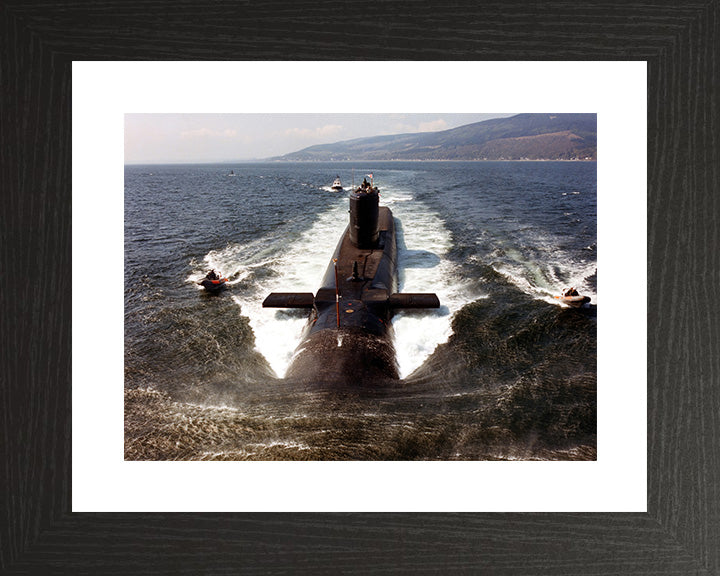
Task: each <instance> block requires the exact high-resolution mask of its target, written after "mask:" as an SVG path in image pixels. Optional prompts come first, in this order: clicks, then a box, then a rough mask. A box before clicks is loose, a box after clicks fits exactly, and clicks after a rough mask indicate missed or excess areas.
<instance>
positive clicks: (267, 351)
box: [188, 189, 478, 377]
mask: <svg viewBox="0 0 720 576" xmlns="http://www.w3.org/2000/svg"><path fill="white" fill-rule="evenodd" d="M380 203H381V205H385V206H390V207H392V210H393V215H394V216H395V218H397V219H398V220H400V222H401V226H402V230H403V235H404V244H405V246H404V247H400V249H399V253H398V265H399V268H400V282H401V289H402V291H404V292H435V293H436V294H437V295H438V297H439V299H440V303H441V308H440V309H439V310H432V311H409V312H400V313H398V314H397V315H396V316H395V320H394V321H393V326H394V329H395V349H396V352H397V358H398V363H399V365H400V373H401V376H402V377H406V376H407V375H409V374H410V373H411V372H412V371H413V370H415V369H416V368H418V367H419V366H420V365H421V364H422V363H423V362H424V361H425V360H426V359H427V358H428V356H429V355H430V354H432V352H433V351H434V350H435V348H436V346H437V345H438V344H441V343H443V342H446V341H447V339H448V338H449V336H450V335H451V333H452V330H451V319H452V315H453V314H454V313H455V312H456V311H457V310H459V309H460V308H461V307H462V306H464V305H465V304H467V303H469V302H471V301H473V300H474V299H476V298H477V297H478V295H477V294H472V293H471V292H470V288H469V283H468V282H467V281H463V280H462V278H461V275H460V273H459V271H458V270H457V267H456V265H455V264H454V263H452V262H451V261H449V260H448V259H447V257H446V256H447V253H448V251H449V250H450V248H451V245H452V240H451V236H450V233H449V231H448V230H447V229H446V228H445V226H444V223H443V221H442V219H441V218H440V217H439V216H438V215H437V214H436V213H434V212H432V211H431V210H429V208H428V207H427V206H426V205H424V204H422V203H420V202H416V201H415V200H414V199H413V195H412V193H411V192H410V191H408V190H402V189H398V190H393V189H383V190H381V200H380ZM347 213H348V206H347V200H346V195H345V194H342V195H341V197H338V201H337V202H334V205H332V206H331V207H330V208H328V209H327V210H326V211H325V212H323V213H320V214H319V215H318V218H317V220H316V221H315V223H314V224H313V225H312V226H311V227H310V228H309V229H307V230H305V231H303V232H302V233H296V234H295V236H294V237H291V236H289V235H288V236H285V237H283V235H282V231H281V233H280V234H278V236H277V238H275V239H271V240H268V239H267V238H265V239H261V240H257V241H253V242H251V243H248V244H243V245H240V244H229V245H228V246H226V247H225V248H223V249H221V250H216V251H211V252H209V253H208V254H207V255H206V256H205V257H204V260H203V263H202V264H199V263H193V264H194V266H193V267H194V268H195V269H194V270H193V272H192V273H191V274H190V276H189V277H188V281H193V282H196V281H198V280H200V279H202V277H203V275H204V274H205V272H206V271H207V269H208V268H215V269H216V270H219V271H221V272H222V273H223V274H224V275H225V276H228V277H230V284H231V285H235V286H234V287H233V288H232V290H233V294H232V299H233V301H234V302H235V303H236V304H237V305H238V306H240V307H241V310H242V314H243V315H244V316H246V317H247V318H248V319H249V321H250V325H251V326H252V329H253V331H254V333H255V346H256V348H257V350H258V351H259V352H260V353H261V354H262V355H263V356H264V357H265V358H266V359H267V361H268V363H269V364H270V366H271V367H272V369H273V370H274V371H275V373H276V374H277V375H278V376H279V377H282V376H283V375H284V374H285V371H286V370H287V368H288V365H289V363H290V360H291V359H292V356H293V352H294V351H295V349H296V347H297V345H298V343H299V339H300V336H301V334H302V330H303V328H304V326H305V324H306V322H307V317H306V316H303V315H301V314H294V313H288V312H286V311H278V310H274V309H265V308H262V301H263V300H264V299H265V297H266V296H267V295H268V294H269V293H270V292H312V293H315V292H316V291H317V289H318V287H319V285H320V282H321V280H322V278H323V275H324V273H325V270H326V268H327V266H328V263H329V261H330V257H331V255H332V253H333V251H334V250H335V247H336V245H337V242H338V240H339V239H340V235H341V234H342V232H343V231H344V230H345V227H346V226H347V222H348V215H347ZM288 234H290V232H288ZM339 344H341V343H339Z"/></svg>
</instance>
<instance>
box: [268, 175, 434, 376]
mask: <svg viewBox="0 0 720 576" xmlns="http://www.w3.org/2000/svg"><path fill="white" fill-rule="evenodd" d="M397 288H398V281H397V243H396V238H395V223H394V220H393V215H392V212H391V211H390V209H389V208H387V207H385V206H379V205H378V193H377V189H375V188H373V189H370V191H360V190H358V191H356V192H355V193H352V194H351V195H350V222H349V224H348V227H347V228H346V230H345V232H344V233H343V235H342V236H341V238H340V241H339V242H338V245H337V248H336V249H335V252H334V254H333V256H332V259H331V261H330V264H329V265H328V268H327V271H326V273H325V276H324V278H323V280H322V284H321V286H320V288H319V289H318V291H317V294H315V296H314V297H312V294H309V293H288V292H283V293H273V294H270V295H269V296H268V297H267V298H266V299H265V302H263V306H265V307H283V308H284V307H288V308H289V307H292V308H308V309H310V310H311V311H312V312H311V315H310V318H309V320H308V324H307V326H306V328H305V331H304V333H303V336H302V338H301V342H300V344H299V346H298V347H297V349H296V351H295V354H294V355H293V359H292V361H291V363H290V367H289V368H288V370H287V373H286V378H290V379H294V380H303V381H306V382H323V383H346V384H361V385H365V384H377V383H380V382H383V381H388V380H397V379H399V371H398V365H397V360H396V358H395V348H394V346H393V331H392V325H391V321H392V317H393V313H394V310H395V309H398V308H437V307H439V306H440V302H439V301H438V298H437V296H436V295H435V294H397V293H396V292H397Z"/></svg>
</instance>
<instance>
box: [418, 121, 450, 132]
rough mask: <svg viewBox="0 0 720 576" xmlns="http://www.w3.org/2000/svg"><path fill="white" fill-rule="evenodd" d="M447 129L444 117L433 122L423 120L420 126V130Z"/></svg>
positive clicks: (434, 130)
mask: <svg viewBox="0 0 720 576" xmlns="http://www.w3.org/2000/svg"><path fill="white" fill-rule="evenodd" d="M445 129H447V122H445V120H443V119H442V118H440V119H438V120H433V121H432V122H421V123H420V125H419V126H418V131H419V132H437V131H439V130H445Z"/></svg>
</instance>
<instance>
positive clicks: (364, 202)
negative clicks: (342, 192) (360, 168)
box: [348, 186, 380, 249]
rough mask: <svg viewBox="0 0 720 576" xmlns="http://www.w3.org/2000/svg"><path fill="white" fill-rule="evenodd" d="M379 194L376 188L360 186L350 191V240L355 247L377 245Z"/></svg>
mask: <svg viewBox="0 0 720 576" xmlns="http://www.w3.org/2000/svg"><path fill="white" fill-rule="evenodd" d="M379 214H380V194H379V193H378V189H377V188H374V187H371V186H367V187H365V188H363V187H360V188H358V189H357V190H355V191H353V192H351V193H350V227H349V230H348V232H349V233H350V242H352V244H353V246H356V247H357V248H364V249H372V248H376V247H377V243H378V238H379V237H380V226H379Z"/></svg>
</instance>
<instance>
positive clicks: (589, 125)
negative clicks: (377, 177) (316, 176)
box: [271, 114, 597, 162]
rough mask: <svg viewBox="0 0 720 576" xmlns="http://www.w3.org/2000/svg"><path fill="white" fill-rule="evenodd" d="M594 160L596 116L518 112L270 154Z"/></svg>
mask: <svg viewBox="0 0 720 576" xmlns="http://www.w3.org/2000/svg"><path fill="white" fill-rule="evenodd" d="M596 159H597V117H596V115H595V114H518V115H516V116H511V117H509V118H495V119H492V120H485V121H484V122H477V123H474V124H467V125H465V126H460V127H458V128H452V129H450V130H443V131H441V132H421V133H413V134H396V135H391V136H374V137H370V138H359V139H355V140H346V141H343V142H335V143H333V144H321V145H317V146H311V147H309V148H304V149H303V150H299V151H297V152H293V153H291V154H286V155H285V156H280V157H276V158H271V160H278V161H288V162H290V161H292V162H312V161H314V162H326V161H341V160H596Z"/></svg>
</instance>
